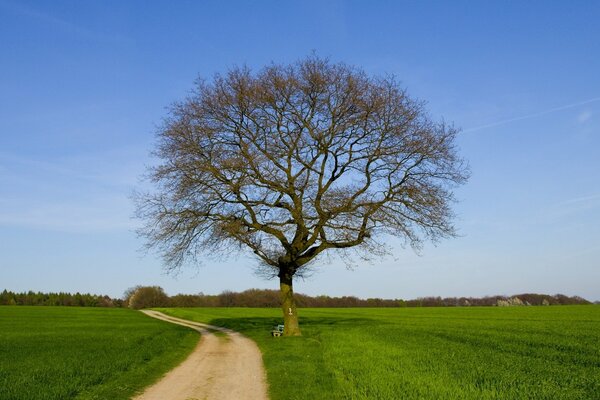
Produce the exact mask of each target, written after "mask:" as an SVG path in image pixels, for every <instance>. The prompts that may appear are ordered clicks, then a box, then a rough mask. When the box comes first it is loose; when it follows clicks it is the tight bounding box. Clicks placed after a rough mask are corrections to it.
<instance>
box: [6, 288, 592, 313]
mask: <svg viewBox="0 0 600 400" xmlns="http://www.w3.org/2000/svg"><path fill="white" fill-rule="evenodd" d="M295 297H296V301H297V303H298V306H299V307H465V306H521V305H536V306H537V305H568V304H590V302H589V301H587V300H586V299H584V298H581V297H579V296H571V297H570V296H565V295H562V294H557V295H553V296H551V295H545V294H534V293H524V294H519V295H515V296H488V297H445V298H442V297H422V298H418V299H414V300H402V299H380V298H369V299H359V298H358V297H354V296H343V297H331V296H308V295H305V294H299V293H297V294H295ZM279 304H280V303H279V291H276V290H266V289H249V290H245V291H243V292H231V291H224V292H222V293H220V294H217V295H208V294H202V293H200V294H177V295H175V296H167V295H166V294H165V293H164V291H163V290H162V288H160V287H158V286H137V287H134V288H131V289H128V290H127V291H126V292H125V295H124V298H123V299H113V298H111V297H109V296H101V295H94V294H88V293H86V294H81V293H75V294H71V293H62V292H61V293H41V292H32V291H29V292H22V293H15V292H10V291H7V290H4V291H3V292H2V293H0V305H38V306H83V307H132V308H145V307H279Z"/></svg>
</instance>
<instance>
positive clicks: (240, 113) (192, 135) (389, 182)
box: [137, 57, 468, 335]
mask: <svg viewBox="0 0 600 400" xmlns="http://www.w3.org/2000/svg"><path fill="white" fill-rule="evenodd" d="M456 134H457V131H456V129H455V128H453V127H452V126H448V125H446V124H444V123H443V122H440V123H438V122H434V121H432V120H431V118H430V117H429V116H428V115H427V113H426V112H425V110H424V108H423V104H422V103H420V102H418V101H415V100H413V99H412V98H410V97H409V96H408V95H407V94H406V92H405V90H404V89H402V88H401V87H400V85H399V84H398V83H397V82H396V81H395V80H394V79H393V78H387V77H386V78H380V77H371V76H368V75H367V74H365V72H363V71H362V70H360V69H358V68H354V67H351V66H347V65H345V64H333V63H331V62H329V61H327V60H323V59H320V58H318V57H308V58H306V59H304V60H302V61H299V62H297V63H295V64H292V65H271V66H268V67H266V68H264V69H263V70H261V71H260V72H258V73H253V72H252V71H250V70H249V69H247V68H235V69H232V70H230V71H229V72H228V73H227V74H226V75H216V76H215V77H214V78H213V79H212V80H211V81H210V82H206V81H199V82H198V83H197V85H196V87H195V90H194V92H193V93H192V94H191V95H190V97H189V98H187V99H185V100H184V101H182V102H180V103H177V104H175V105H174V106H173V107H172V109H171V111H170V114H169V116H168V118H167V119H166V120H165V122H164V124H163V126H162V127H161V128H160V129H159V132H158V146H157V151H156V154H157V156H158V157H159V158H160V160H161V163H160V164H159V165H158V166H156V167H154V168H152V169H151V170H150V177H151V180H152V181H153V182H154V184H155V187H156V190H155V191H154V192H151V193H145V194H141V195H139V196H138V207H137V210H138V215H139V216H140V217H141V218H142V219H144V220H145V221H146V222H147V224H146V225H145V226H144V227H143V228H142V229H141V234H142V235H143V236H145V237H146V238H147V240H148V241H147V243H148V246H149V247H153V248H156V249H158V250H159V252H160V253H161V254H162V255H163V257H164V261H165V265H166V268H167V269H168V270H175V269H178V268H179V267H181V266H182V265H183V264H184V263H185V262H186V261H192V262H193V261H195V260H196V259H197V257H198V256H199V255H201V254H204V255H205V254H213V255H214V254H229V253H231V251H232V250H243V249H246V250H250V251H251V252H253V253H254V254H255V255H256V257H257V259H258V260H259V261H260V262H259V264H258V265H259V266H261V267H262V271H263V272H264V271H266V272H268V273H270V274H271V276H272V277H275V276H277V277H279V282H280V292H281V306H282V310H283V316H284V324H285V330H284V335H300V328H299V325H298V315H297V312H296V305H295V302H294V296H293V290H292V281H293V278H294V277H295V276H299V275H301V274H303V273H305V272H306V271H307V269H309V268H310V266H311V265H313V264H314V261H315V260H316V259H317V258H318V257H319V256H320V255H321V254H323V253H332V254H339V255H347V253H348V251H349V250H353V251H355V250H358V251H359V252H358V253H355V254H359V255H360V254H367V255H369V254H371V255H372V254H380V250H382V248H385V246H383V244H384V239H385V236H386V235H387V236H395V237H400V238H404V239H405V240H406V242H408V243H409V244H411V245H412V246H416V247H418V246H419V244H420V243H421V242H422V240H423V239H430V240H434V241H435V240H437V239H439V238H442V237H448V236H453V235H454V234H455V230H454V228H453V225H452V223H451V220H452V216H453V215H452V211H451V208H450V206H451V204H452V202H453V195H452V189H453V188H454V187H455V186H456V185H457V184H460V183H463V182H464V181H465V180H466V179H467V175H468V172H467V168H466V166H465V164H464V162H463V161H462V160H461V158H460V157H459V156H458V155H457V151H456V148H455V143H454V141H455V136H456ZM360 250H362V251H363V252H362V253H361V252H360ZM333 251H336V253H333Z"/></svg>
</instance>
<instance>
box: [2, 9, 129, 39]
mask: <svg viewBox="0 0 600 400" xmlns="http://www.w3.org/2000/svg"><path fill="white" fill-rule="evenodd" d="M0 8H4V9H5V10H9V11H11V12H13V13H15V14H19V15H22V16H25V17H28V18H32V19H36V20H38V21H42V22H45V23H46V24H47V25H51V26H54V27H56V28H59V29H61V30H62V31H65V32H69V33H74V34H76V35H78V36H80V37H83V38H87V39H92V40H101V41H109V42H127V41H128V40H129V39H128V38H126V37H124V36H120V35H114V34H106V33H101V32H97V31H93V30H91V29H88V28H85V27H83V26H81V25H78V24H74V23H72V22H70V21H67V20H64V19H62V18H58V17H56V16H54V15H51V14H48V13H45V12H42V11H40V10H37V9H34V8H32V7H29V6H25V5H23V4H22V3H13V2H7V1H0Z"/></svg>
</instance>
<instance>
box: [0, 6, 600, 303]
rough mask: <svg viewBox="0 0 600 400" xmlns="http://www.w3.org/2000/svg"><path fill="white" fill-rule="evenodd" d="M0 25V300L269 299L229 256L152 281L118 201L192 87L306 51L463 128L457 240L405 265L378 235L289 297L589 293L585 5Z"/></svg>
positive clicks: (247, 267)
mask: <svg viewBox="0 0 600 400" xmlns="http://www.w3.org/2000/svg"><path fill="white" fill-rule="evenodd" d="M226 3H227V4H226ZM0 21H1V23H0V290H2V289H3V288H7V289H10V290H16V291H22V290H29V289H32V290H41V291H73V292H74V291H85V292H95V293H106V294H109V295H112V296H120V295H121V294H122V293H123V291H124V290H125V289H126V288H128V287H131V286H134V285H137V284H144V285H145V284H156V285H160V286H162V287H163V288H165V290H166V291H167V292H168V293H169V294H175V293H178V292H183V293H197V292H200V291H202V292H204V293H218V292H220V291H222V290H225V289H229V290H243V289H247V288H250V287H262V288H273V289H275V288H277V287H278V284H277V282H275V281H264V280H261V279H260V278H258V277H256V276H255V275H254V274H253V269H252V267H253V265H254V264H253V261H252V258H251V257H249V256H246V255H242V256H240V257H238V258H233V259H231V260H230V261H228V262H227V263H223V264H206V265H204V266H201V267H199V268H189V269H186V270H183V271H182V273H181V274H180V275H179V276H177V277H172V276H166V275H164V274H163V272H162V270H161V263H160V259H159V258H158V257H157V256H156V255H155V254H147V255H144V254H143V252H140V249H141V247H142V244H143V243H142V241H141V240H140V239H138V238H137V237H136V235H135V233H134V229H135V226H136V224H137V223H138V222H136V221H135V220H133V219H132V218H131V217H132V215H133V204H132V202H131V200H130V197H129V196H130V194H131V192H132V191H133V189H134V188H136V187H138V188H139V187H141V184H140V183H139V176H140V175H141V174H142V173H143V172H144V168H145V165H148V164H149V163H151V162H152V160H151V158H150V156H149V153H150V151H151V150H152V147H153V144H154V132H155V130H156V126H157V124H159V123H160V122H161V119H162V118H163V117H164V116H165V115H166V111H165V107H167V106H168V105H169V104H171V103H172V102H173V101H176V100H178V99H181V98H183V97H184V96H186V94H187V93H188V92H189V90H190V89H191V88H192V84H193V81H194V80H195V79H196V78H197V77H198V76H202V77H207V78H210V77H211V76H212V75H213V74H214V73H216V72H219V71H224V70H226V69H227V68H229V67H231V66H233V65H235V64H238V65H239V64H247V65H248V66H250V67H252V68H255V69H256V68H260V67H261V66H263V65H265V64H268V63H270V62H271V61H275V62H278V63H287V62H293V61H295V60H297V59H299V58H302V57H304V56H306V55H308V54H310V53H311V52H312V51H315V52H316V53H317V54H318V55H320V56H324V57H329V58H330V59H331V60H332V61H334V62H336V61H344V62H347V63H350V64H355V65H358V66H361V67H363V68H364V69H365V70H366V71H367V72H369V73H371V74H394V75H396V76H397V78H398V79H399V80H401V81H402V83H403V85H404V86H406V87H407V89H408V91H409V93H410V94H411V95H413V96H415V97H417V98H420V99H422V100H426V101H427V102H428V108H429V110H430V112H431V114H432V116H434V117H435V118H438V119H441V118H444V119H445V120H446V121H453V122H454V123H455V124H456V125H457V126H460V127H462V129H463V133H462V134H461V136H460V138H459V145H460V147H461V149H462V150H461V152H462V154H463V156H464V157H465V158H466V159H467V160H468V161H469V163H470V166H471V170H472V178H471V179H470V181H469V183H468V184H467V185H465V186H464V187H462V188H461V189H459V190H458V191H457V197H458V199H459V200H460V203H458V204H457V206H456V211H457V213H458V219H457V220H456V225H457V226H458V228H459V231H460V234H461V236H460V237H458V238H456V239H451V240H447V241H444V242H442V243H440V244H439V245H438V246H437V247H435V246H432V245H427V246H425V248H424V249H423V251H422V252H421V254H420V255H416V254H415V253H414V252H413V251H412V250H411V249H403V248H402V247H401V246H400V245H399V244H398V243H395V242H391V244H392V245H393V246H394V248H395V254H394V257H389V258H385V259H380V260H376V261H374V262H373V263H371V264H370V265H365V266H361V267H359V268H356V269H355V270H353V271H349V270H347V269H345V267H344V265H343V264H342V263H341V262H338V261H336V260H335V259H333V260H332V262H331V263H330V264H325V263H323V264H321V265H317V270H316V272H315V274H314V275H313V277H312V278H309V279H307V280H305V281H299V282H298V283H297V284H296V290H297V291H300V292H304V293H308V294H329V295H357V296H360V297H398V298H414V297H418V296H428V295H440V296H461V295H464V296H483V295H493V294H515V293H520V292H540V293H549V294H554V293H564V294H568V295H581V296H584V297H586V298H588V299H591V300H600V73H599V71H600V23H598V21H600V3H599V2H597V1H590V2H585V1H577V2H571V1H563V2H556V1H539V2H536V1H530V2H517V1H513V2H508V1H496V2H491V1H485V2H483V1H482V2H472V1H468V2H467V1H465V2H460V1H452V2H448V1H439V2H427V1H422V2H416V1H414V2H401V1H389V2H384V1H380V2H367V1H362V2H358V1H356V2H350V1H349V2H336V1H314V2H311V1H302V2H282V1H272V2H267V1H252V2H249V1H244V2H242V1H240V2H234V1H229V2H220V1H210V2H209V1H205V2H200V1H84V2H82V1H52V2H48V1H40V2H32V1H24V0H23V1H21V0H19V1H16V0H0Z"/></svg>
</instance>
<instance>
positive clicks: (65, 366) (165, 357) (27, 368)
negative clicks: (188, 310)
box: [0, 306, 199, 400]
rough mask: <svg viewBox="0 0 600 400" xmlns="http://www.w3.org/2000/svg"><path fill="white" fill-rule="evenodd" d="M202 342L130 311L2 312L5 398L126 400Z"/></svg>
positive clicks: (0, 370) (1, 387)
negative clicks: (198, 342)
mask: <svg viewBox="0 0 600 400" xmlns="http://www.w3.org/2000/svg"><path fill="white" fill-rule="evenodd" d="M198 338H199V336H198V333H197V332H194V331H191V330H189V329H186V328H183V327H180V326H177V325H173V324H169V323H167V322H162V321H158V320H155V319H153V318H148V317H147V316H145V315H143V314H141V313H139V312H137V311H132V310H127V309H107V308H103V309H101V308H82V307H5V306H0V398H1V399H2V400H32V399H36V400H66V399H98V400H100V399H102V400H105V399H111V400H119V399H129V398H130V397H131V396H132V395H133V394H134V393H136V391H138V390H140V389H142V388H144V387H145V386H147V385H149V384H151V383H152V382H153V381H155V380H156V379H158V378H159V377H160V376H161V375H162V374H164V373H165V372H167V371H168V370H170V369H171V368H173V367H174V366H176V365H177V364H178V363H179V362H181V361H182V360H183V359H184V358H185V357H186V356H187V354H188V353H189V352H191V351H192V349H193V347H194V346H195V345H196V343H197V341H198Z"/></svg>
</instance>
